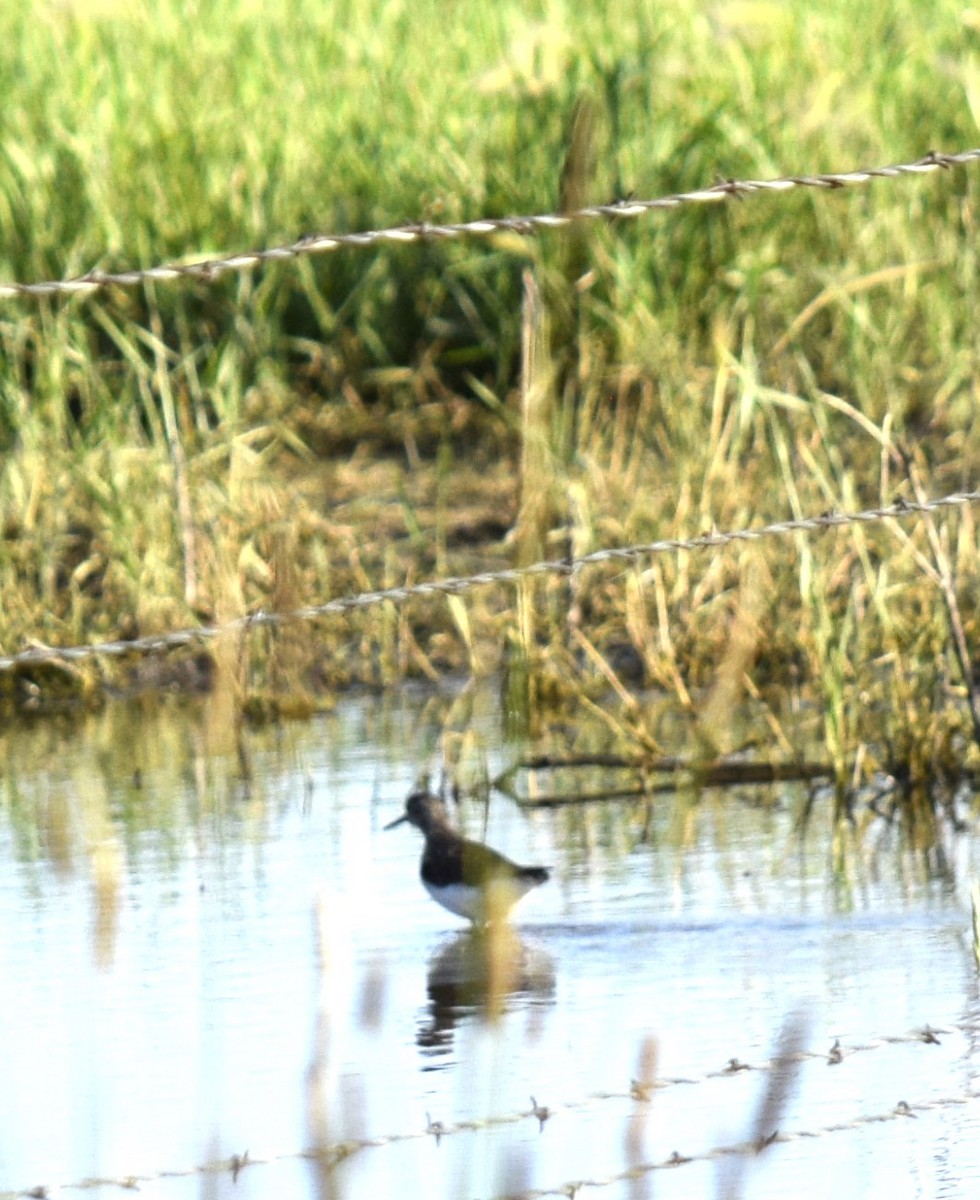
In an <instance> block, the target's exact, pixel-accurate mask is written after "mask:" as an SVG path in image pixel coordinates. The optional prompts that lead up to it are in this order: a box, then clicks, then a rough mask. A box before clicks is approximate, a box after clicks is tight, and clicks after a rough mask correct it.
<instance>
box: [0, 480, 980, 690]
mask: <svg viewBox="0 0 980 1200" xmlns="http://www.w3.org/2000/svg"><path fill="white" fill-rule="evenodd" d="M978 500H980V491H973V492H954V493H951V494H950V495H947V496H940V497H938V498H937V499H934V500H922V501H913V500H905V499H902V500H897V501H896V502H895V503H894V504H889V505H886V506H885V507H882V508H869V509H864V510H863V511H862V512H844V513H835V512H829V513H821V514H820V515H819V516H815V517H795V518H793V519H792V520H788V521H775V522H773V523H771V524H769V525H761V526H758V527H757V528H752V529H736V530H731V531H728V532H716V533H707V534H702V535H700V536H699V537H692V538H664V539H663V540H661V541H657V542H647V543H644V544H641V545H631V546H621V547H613V548H610V549H605V550H594V551H593V552H592V553H591V554H584V555H581V556H580V557H578V558H563V559H557V560H553V559H549V560H545V561H542V562H536V563H531V564H529V565H528V566H526V567H504V568H502V569H501V570H498V571H482V572H479V573H477V574H475V575H461V576H450V577H449V578H445V579H433V580H429V581H426V582H423V583H415V584H411V585H408V586H406V587H392V588H383V589H381V590H379V591H372V592H360V593H358V594H357V595H354V596H339V597H337V598H335V599H333V600H327V601H326V602H325V603H323V604H310V605H306V606H304V607H302V608H295V609H291V610H289V611H288V612H265V611H264V610H260V611H258V612H254V613H249V614H248V615H246V616H242V617H236V618H234V619H233V620H231V621H227V622H224V623H221V624H212V625H201V626H199V627H198V628H193V629H192V628H188V629H177V630H174V631H173V632H171V633H161V634H151V635H149V636H147V637H141V638H133V639H130V640H122V639H120V640H116V641H107V642H95V643H91V644H88V645H79V646H62V647H56V646H44V645H37V644H35V645H33V646H30V647H29V648H28V649H26V650H21V651H20V652H19V653H17V654H7V655H3V656H0V671H9V670H12V669H14V668H18V667H25V666H30V665H32V664H36V663H45V662H58V661H60V662H78V661H80V660H82V659H86V658H94V657H96V656H98V655H105V656H110V657H119V656H122V655H126V654H144V655H149V654H156V653H159V652H162V651H165V650H172V649H175V648H177V647H180V646H186V645H189V644H190V643H193V642H196V641H209V640H211V639H213V638H216V637H219V636H221V635H222V634H228V633H248V632H250V631H251V630H253V629H260V628H269V627H279V626H283V625H288V624H294V623H297V622H301V621H312V620H316V619H317V618H319V617H329V616H338V615H342V614H344V613H349V612H354V611H356V610H357V609H362V608H371V607H374V606H375V605H378V604H384V603H395V604H399V603H404V602H405V601H407V600H411V599H413V598H415V597H421V596H441V595H442V596H458V595H461V594H462V593H464V592H468V591H470V590H472V589H473V588H478V587H487V586H489V585H491V584H495V583H519V582H520V581H521V580H523V579H528V578H532V577H534V576H538V575H549V574H551V575H569V574H571V573H572V572H575V571H578V570H581V569H582V568H583V567H587V566H594V565H597V564H599V563H604V562H631V561H635V560H636V559H639V558H646V557H650V556H652V555H657V554H666V553H671V552H680V551H694V550H707V549H713V548H716V547H721V546H727V545H730V544H731V543H733V542H756V541H761V540H763V539H765V538H771V537H780V536H783V535H785V534H789V533H799V532H803V531H815V530H821V529H837V528H841V527H842V526H846V525H856V524H867V523H870V522H874V521H883V520H889V519H894V520H902V519H905V518H908V517H911V516H915V515H918V514H922V513H932V512H937V511H938V510H940V509H942V508H951V507H956V506H962V505H966V504H975V503H976V502H977V501H978Z"/></svg>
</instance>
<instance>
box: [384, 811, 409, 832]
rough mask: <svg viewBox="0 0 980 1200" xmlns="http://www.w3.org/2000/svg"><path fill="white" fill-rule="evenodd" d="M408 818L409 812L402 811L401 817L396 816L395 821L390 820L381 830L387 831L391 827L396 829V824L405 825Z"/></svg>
mask: <svg viewBox="0 0 980 1200" xmlns="http://www.w3.org/2000/svg"><path fill="white" fill-rule="evenodd" d="M407 820H408V813H402V815H401V816H400V817H396V818H395V819H394V821H390V822H389V823H388V824H387V825H385V826H384V828H383V829H382V830H381V832H382V833H387V832H388V830H389V829H394V828H395V826H396V825H404V824H405V822H406V821H407Z"/></svg>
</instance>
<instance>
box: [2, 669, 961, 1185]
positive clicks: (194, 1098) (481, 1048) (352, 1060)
mask: <svg viewBox="0 0 980 1200" xmlns="http://www.w3.org/2000/svg"><path fill="white" fill-rule="evenodd" d="M448 705H449V701H448V700H447V701H445V702H439V701H432V700H431V699H427V698H425V697H422V696H420V695H419V694H412V693H404V694H403V695H402V696H401V697H399V699H398V700H396V701H392V700H391V699H388V700H386V701H381V700H365V699H362V700H357V701H350V702H347V703H345V704H344V705H342V706H341V707H340V708H339V709H338V710H337V712H336V713H335V714H333V715H331V716H329V717H324V718H319V719H317V720H314V721H311V722H310V723H308V724H295V725H290V726H287V727H285V728H282V729H278V730H271V729H266V730H259V731H253V732H249V733H247V734H245V735H244V742H245V747H246V750H247V755H246V758H247V761H248V762H249V764H250V770H251V781H250V782H249V783H245V782H244V781H243V777H242V759H241V758H240V756H239V755H238V754H237V753H236V749H235V746H234V745H233V744H230V743H229V739H228V734H227V731H226V730H225V729H224V728H223V726H222V724H221V722H220V721H218V720H216V719H215V713H214V709H213V705H210V706H205V707H203V708H200V709H194V710H191V711H179V710H169V709H167V708H163V709H155V710H148V711H146V712H142V711H140V710H138V709H124V708H123V707H122V706H120V707H118V708H116V709H111V710H108V711H107V712H106V713H104V714H101V715H99V716H95V717H92V718H90V719H88V720H87V721H86V722H84V723H83V725H82V727H81V728H78V727H73V728H72V729H70V730H69V729H64V730H63V729H60V728H59V727H58V726H57V725H52V724H50V723H49V724H46V725H38V726H37V727H35V728H34V729H21V730H19V731H9V730H8V731H7V732H6V733H4V734H3V735H2V737H0V755H2V772H3V777H2V792H0V1012H2V1013H3V1021H2V1023H0V1052H2V1060H0V1061H2V1062H3V1064H4V1081H5V1085H6V1086H4V1087H3V1088H2V1089H0V1192H2V1191H5V1190H8V1191H17V1190H20V1189H26V1188H31V1187H35V1186H38V1185H44V1186H48V1187H54V1186H56V1185H59V1184H62V1185H64V1184H71V1183H75V1184H77V1183H80V1182H82V1181H83V1180H86V1179H90V1178H92V1177H96V1178H101V1179H104V1180H106V1181H107V1182H105V1183H104V1184H102V1185H100V1186H96V1187H95V1188H94V1189H92V1190H91V1191H89V1192H88V1193H87V1194H94V1195H103V1194H104V1195H110V1194H116V1193H117V1192H118V1190H119V1184H120V1183H122V1182H123V1181H125V1180H127V1179H135V1180H137V1181H138V1182H139V1186H140V1190H141V1192H142V1193H143V1194H144V1195H146V1194H149V1195H152V1196H161V1197H174V1198H175V1200H176V1198H180V1200H182V1198H183V1197H189V1196H192V1195H194V1196H196V1195H199V1194H201V1193H202V1192H203V1193H204V1194H207V1195H209V1196H224V1195H228V1196H232V1195H234V1196H236V1197H253V1196H254V1197H259V1196H261V1197H266V1196H270V1195H286V1196H290V1197H304V1196H324V1195H331V1196H334V1195H336V1196H347V1197H352V1198H359V1197H368V1196H378V1195H385V1196H388V1195H390V1196H395V1195H398V1196H404V1195H406V1194H421V1193H422V1191H423V1190H424V1194H426V1195H427V1196H429V1195H431V1196H436V1197H438V1196H447V1197H448V1196H481V1197H482V1196H488V1197H489V1196H497V1195H504V1194H513V1193H516V1192H520V1191H524V1190H528V1189H558V1190H560V1189H562V1188H563V1187H567V1185H569V1184H572V1183H574V1182H577V1181H583V1180H586V1181H588V1180H591V1181H594V1182H595V1183H596V1184H601V1186H597V1187H596V1189H595V1190H594V1191H591V1190H590V1191H589V1192H587V1193H583V1194H594V1195H597V1196H603V1197H605V1196H608V1197H617V1198H618V1197H625V1196H630V1197H633V1196H645V1195H653V1194H654V1193H655V1194H656V1195H657V1196H664V1195H668V1196H671V1195H676V1196H685V1197H689V1196H715V1195H721V1194H724V1195H741V1194H745V1195H752V1196H774V1197H775V1196H784V1195H787V1194H793V1195H795V1196H807V1195H812V1196H824V1195H827V1194H830V1193H832V1192H834V1191H837V1192H840V1193H843V1194H847V1195H850V1196H859V1195H872V1194H874V1195H878V1194H883V1193H884V1191H885V1189H887V1194H888V1195H889V1196H896V1197H906V1196H907V1197H918V1196H922V1197H926V1196H937V1195H943V1196H951V1197H952V1196H961V1195H962V1196H969V1195H975V1194H976V1191H977V1187H978V1185H980V1136H978V1134H980V1098H978V1099H971V1098H970V1097H972V1096H973V1095H974V1094H975V1093H976V1092H977V1090H978V1088H977V1080H978V1067H980V1047H978V1045H977V1043H978V1037H977V1034H978V1031H980V1001H978V981H977V969H976V965H975V963H974V960H973V955H972V951H971V946H970V916H969V900H968V888H969V883H970V881H971V879H975V878H977V876H978V864H977V851H976V847H975V839H974V838H971V836H970V835H968V834H964V835H960V836H959V837H958V838H956V839H955V840H951V841H950V842H949V844H948V846H947V847H946V850H947V854H948V859H949V861H948V864H947V869H945V870H944V871H943V872H942V873H941V874H939V873H937V872H935V871H932V872H930V871H927V870H926V869H925V868H924V867H923V866H922V864H921V861H920V859H919V858H918V857H916V856H913V855H911V854H909V853H908V852H903V851H902V850H901V849H900V848H897V847H896V846H894V845H891V844H887V843H886V844H879V845H876V844H875V843H874V841H873V840H872V838H871V837H869V838H867V839H866V841H865V844H864V845H863V846H862V848H861V850H860V851H859V852H855V853H853V854H851V855H849V856H845V858H844V859H843V860H842V861H843V867H842V868H841V869H840V870H838V871H837V872H836V873H835V872H832V871H831V870H830V861H831V856H830V846H829V840H828V837H829V835H828V832H827V827H826V826H827V823H826V820H825V819H824V818H822V817H821V816H820V815H819V814H818V816H817V818H816V819H815V820H814V822H813V823H812V825H811V828H810V829H809V831H808V835H807V838H806V840H805V841H802V842H801V839H800V837H799V835H798V834H797V833H796V832H795V823H794V814H795V812H796V810H797V808H798V806H799V804H800V802H801V798H802V794H801V793H800V792H798V791H797V790H794V788H793V787H791V786H785V785H783V786H781V787H780V788H779V789H752V790H751V791H750V790H747V789H746V790H742V791H739V792H727V793H723V792H708V793H704V794H703V795H702V796H700V797H691V796H689V797H686V798H685V797H677V798H658V800H657V802H656V805H655V807H654V810H653V815H652V818H651V820H650V822H649V825H648V828H647V834H646V837H645V839H641V837H640V833H641V829H642V827H643V820H642V818H641V816H640V814H638V813H637V812H636V810H635V809H633V808H631V807H630V806H629V805H627V804H607V805H590V806H588V807H587V808H585V809H581V810H542V811H536V812H531V813H525V812H522V811H521V810H519V809H518V808H517V807H516V806H515V805H514V804H513V803H512V802H510V801H509V800H507V799H505V798H503V797H500V796H494V797H493V798H492V800H491V804H490V806H489V811H488V812H485V811H484V810H483V808H482V807H481V806H480V805H478V804H476V803H474V802H469V803H467V804H465V805H464V807H463V810H462V813H461V814H460V816H461V819H462V821H463V823H464V825H465V827H466V830H467V832H468V833H470V834H471V835H474V836H479V837H485V838H486V840H488V841H490V842H491V843H492V844H493V845H495V846H497V847H499V848H500V849H502V850H503V851H504V852H506V853H509V854H511V855H512V856H513V857H515V858H518V859H520V860H521V861H525V862H535V863H536V862H541V863H546V864H550V865H551V866H552V867H553V868H554V873H553V879H552V881H551V882H550V883H549V884H547V885H546V886H545V887H542V888H540V889H538V890H537V891H536V892H534V893H533V894H532V895H531V896H529V897H528V898H527V900H526V901H525V902H524V904H523V905H522V907H521V908H520V909H519V910H518V919H517V921H516V923H515V931H514V932H515V934H516V937H517V940H516V942H515V943H514V944H512V945H508V946H505V947H504V948H503V949H502V950H500V949H499V948H498V950H496V951H495V954H497V955H498V958H495V960H494V961H499V959H500V958H502V959H503V961H504V962H505V964H509V965H511V966H512V968H513V970H512V972H511V974H510V975H509V976H505V978H506V982H505V984H504V985H503V987H502V990H501V991H500V992H499V993H494V994H495V995H497V996H498V998H499V1000H500V1002H501V1004H502V1013H501V1015H500V1016H499V1019H497V1020H495V1021H492V1022H490V1021H488V1020H487V1019H486V1005H487V1002H488V994H487V984H486V979H485V976H484V974H483V971H482V969H481V968H482V963H483V962H484V961H485V960H484V958H483V957H482V956H483V954H484V947H483V944H482V943H479V944H476V945H474V943H473V940H472V939H471V938H470V937H469V935H468V934H467V933H466V932H465V930H464V925H463V922H461V921H460V920H459V919H458V918H455V917H453V916H452V915H451V914H450V913H448V912H446V911H444V910H443V909H441V908H439V907H438V906H437V905H435V904H434V903H433V902H432V901H431V900H430V899H429V897H428V896H427V895H426V893H425V892H424V890H423V889H422V887H421V886H420V884H419V882H418V879H417V861H418V855H419V851H420V838H419V835H418V834H417V832H416V831H415V830H413V829H411V828H410V827H408V826H403V827H401V828H399V829H397V830H393V831H391V832H388V833H384V832H382V827H383V825H384V824H386V823H387V822H388V821H390V820H391V819H393V818H394V817H395V816H397V815H398V813H399V812H400V809H401V804H402V801H403V799H404V796H405V795H406V794H407V792H408V790H409V789H410V787H411V786H412V785H413V783H414V782H415V780H416V777H417V774H418V772H419V771H420V769H422V768H425V767H431V766H432V765H433V762H435V761H437V760H438V753H439V751H440V749H445V747H446V746H447V745H451V746H455V747H456V749H457V750H458V749H459V747H460V746H463V748H464V752H465V755H468V756H469V758H468V761H471V762H483V761H485V764H486V767H487V768H488V769H489V770H490V771H491V773H492V772H494V771H497V770H500V769H501V768H502V767H504V766H506V765H508V764H509V763H511V762H512V761H514V759H515V758H516V756H517V754H518V753H519V751H520V746H518V745H516V744H513V743H508V742H507V741H506V740H504V739H503V738H502V736H501V734H500V727H501V726H500V721H499V718H498V716H497V714H496V712H495V711H494V709H493V704H492V703H491V702H486V703H484V704H483V705H482V707H481V705H480V704H477V705H476V707H475V708H474V709H473V711H471V712H469V713H468V715H467V719H466V722H465V733H461V734H460V735H459V738H456V739H455V740H454V739H452V738H450V739H448V740H447V738H446V737H445V736H441V735H442V730H443V725H442V720H443V718H444V716H445V711H446V709H447V707H448ZM454 752H455V751H454ZM474 964H475V965H474ZM492 990H493V989H491V991H492ZM794 1019H796V1021H797V1026H796V1028H797V1034H796V1042H795V1043H794V1044H795V1045H796V1046H797V1048H800V1049H803V1050H806V1051H808V1052H812V1053H813V1054H814V1055H815V1057H812V1058H806V1059H804V1060H803V1061H802V1062H800V1063H799V1064H798V1065H797V1066H796V1067H795V1068H794V1069H792V1070H790V1071H788V1072H787V1073H786V1077H785V1079H784V1081H783V1084H784V1091H785V1095H784V1097H783V1098H782V1100H781V1101H778V1102H775V1103H774V1107H773V1111H772V1113H771V1114H770V1115H768V1116H761V1117H760V1116H759V1110H760V1105H761V1104H762V1102H763V1097H764V1096H765V1094H766V1090H767V1087H770V1085H772V1083H773V1080H774V1074H773V1073H772V1072H769V1071H765V1070H760V1069H755V1068H758V1067H760V1066H762V1065H764V1064H765V1063H766V1062H767V1061H768V1060H769V1059H770V1058H771V1057H772V1056H773V1055H774V1054H775V1053H776V1047H777V1045H778V1042H779V1037H780V1033H781V1031H782V1030H783V1029H784V1027H786V1026H787V1023H789V1024H790V1025H791V1024H792V1022H793V1021H794ZM927 1025H928V1026H930V1027H931V1028H932V1029H933V1030H937V1031H939V1032H938V1034H937V1038H936V1041H933V1040H932V1039H931V1035H927V1038H926V1040H923V1039H922V1038H921V1037H916V1036H915V1031H917V1030H918V1031H921V1030H922V1029H923V1027H925V1026H927ZM909 1035H911V1036H909ZM888 1039H897V1040H888ZM838 1040H839V1043H840V1048H841V1050H842V1052H843V1061H841V1062H839V1063H835V1064H832V1063H830V1062H829V1061H828V1055H829V1054H830V1052H831V1049H832V1047H833V1046H834V1043H835V1041H838ZM937 1042H938V1044H937ZM816 1056H819V1057H816ZM732 1060H736V1061H735V1062H734V1063H733V1062H732ZM726 1067H728V1068H729V1069H727V1070H726ZM743 1068H745V1069H743ZM637 1078H640V1079H647V1080H649V1079H655V1080H656V1081H657V1083H658V1084H659V1085H660V1087H658V1088H657V1089H656V1090H654V1091H653V1092H652V1094H651V1095H650V1097H649V1099H648V1100H646V1101H644V1100H642V1099H637V1098H635V1097H631V1096H630V1090H631V1080H633V1079H637ZM532 1096H533V1097H534V1098H535V1100H536V1102H537V1104H538V1106H539V1107H540V1108H543V1107H545V1106H547V1108H548V1109H549V1110H550V1116H548V1118H547V1119H546V1120H544V1121H542V1120H540V1119H539V1117H536V1116H535V1115H534V1114H533V1113H532V1112H531V1107H532V1103H531V1097H532ZM901 1101H905V1102H907V1103H908V1104H909V1105H910V1106H912V1110H911V1111H912V1114H913V1115H908V1116H895V1109H896V1105H898V1104H899V1102H901ZM926 1103H931V1104H932V1105H933V1107H931V1108H928V1109H927V1108H925V1107H922V1106H923V1105H924V1104H926ZM541 1115H543V1114H541ZM466 1122H472V1123H473V1124H474V1126H475V1128H470V1129H462V1130H461V1129H459V1128H458V1126H459V1124H460V1123H466ZM440 1126H441V1127H442V1128H443V1129H444V1131H445V1132H443V1133H441V1134H439V1135H438V1136H437V1134H438V1130H439V1127H440ZM427 1129H428V1130H430V1132H427ZM777 1130H778V1131H779V1132H780V1133H781V1134H783V1135H788V1134H793V1133H799V1134H807V1135H808V1136H805V1137H800V1138H798V1139H795V1140H790V1141H785V1142H779V1143H777V1144H775V1145H773V1146H771V1147H770V1148H769V1149H767V1150H766V1151H765V1153H763V1154H761V1155H760V1156H758V1157H755V1156H751V1157H750V1156H746V1155H738V1156H736V1155H731V1154H726V1153H724V1148H725V1147H729V1146H733V1145H736V1144H739V1143H742V1142H744V1141H746V1140H752V1141H755V1140H756V1139H758V1138H759V1137H766V1136H770V1135H771V1134H773V1133H774V1132H776V1131H777ZM366 1139H367V1140H372V1141H373V1142H375V1143H376V1144H372V1145H363V1144H361V1143H362V1142H363V1141H364V1140H366ZM341 1145H346V1148H347V1151H348V1152H349V1153H348V1154H347V1156H346V1157H345V1158H344V1161H343V1162H341V1163H340V1164H339V1165H338V1166H336V1167H334V1168H333V1169H331V1170H327V1169H326V1168H323V1167H320V1168H318V1167H317V1165H316V1164H315V1163H314V1162H312V1161H310V1160H309V1159H308V1158H306V1157H304V1155H303V1152H304V1151H306V1150H308V1149H310V1148H312V1147H319V1148H321V1149H326V1150H327V1151H328V1152H329V1153H331V1154H333V1155H334V1156H337V1153H338V1151H337V1148H338V1147H339V1146H341ZM246 1152H247V1155H248V1158H247V1162H245V1163H244V1164H243V1165H242V1167H241V1169H240V1171H239V1172H238V1176H237V1182H236V1181H234V1180H233V1177H232V1175H233V1173H232V1171H231V1170H230V1169H229V1163H230V1160H231V1159H232V1156H234V1155H238V1156H244V1155H245V1154H246ZM675 1153H676V1154H677V1155H680V1156H683V1157H684V1158H691V1159H693V1161H691V1162H678V1163H677V1164H676V1165H673V1166H663V1167H662V1169H658V1170H655V1171H652V1172H651V1171H645V1172H639V1173H638V1176H637V1178H634V1179H632V1180H623V1179H621V1178H618V1177H620V1176H621V1175H622V1173H623V1172H624V1171H626V1170H628V1168H629V1167H630V1166H636V1165H637V1164H650V1163H660V1164H665V1163H666V1162H667V1161H668V1160H669V1159H670V1158H671V1156H672V1155H673V1154H675ZM210 1168H214V1169H210ZM219 1168H221V1169H219ZM110 1180H111V1181H115V1182H108V1181H110Z"/></svg>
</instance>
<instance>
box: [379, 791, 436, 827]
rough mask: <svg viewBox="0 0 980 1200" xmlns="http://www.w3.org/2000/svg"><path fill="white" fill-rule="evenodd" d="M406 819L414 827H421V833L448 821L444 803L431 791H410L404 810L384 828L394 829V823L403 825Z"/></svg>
mask: <svg viewBox="0 0 980 1200" xmlns="http://www.w3.org/2000/svg"><path fill="white" fill-rule="evenodd" d="M406 821H407V822H408V824H409V825H414V826H415V828H416V829H421V831H422V832H423V833H428V832H429V830H430V829H434V828H436V827H437V826H441V825H448V823H449V822H448V818H447V816H446V806H445V804H443V802H442V801H441V800H440V799H439V797H438V796H433V795H432V793H431V792H412V794H411V795H410V796H409V798H408V799H407V800H406V801H405V811H404V812H403V813H402V815H401V816H400V817H396V818H395V820H394V821H392V822H391V823H390V824H389V825H386V826H385V829H386V830H387V829H394V828H395V826H396V825H403V824H404V823H405V822H406Z"/></svg>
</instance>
